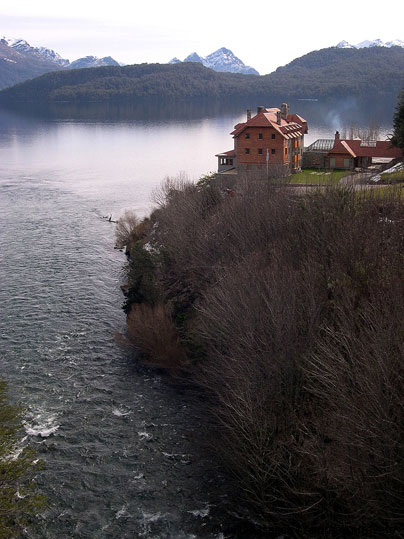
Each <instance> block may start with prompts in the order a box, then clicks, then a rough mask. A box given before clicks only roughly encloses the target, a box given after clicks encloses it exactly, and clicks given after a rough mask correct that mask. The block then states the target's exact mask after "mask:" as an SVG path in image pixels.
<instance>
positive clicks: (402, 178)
mask: <svg viewBox="0 0 404 539" xmlns="http://www.w3.org/2000/svg"><path fill="white" fill-rule="evenodd" d="M381 177H382V179H381V181H382V182H383V183H397V182H404V170H403V169H402V170H397V171H396V172H390V173H384V174H383V173H382V174H381Z"/></svg>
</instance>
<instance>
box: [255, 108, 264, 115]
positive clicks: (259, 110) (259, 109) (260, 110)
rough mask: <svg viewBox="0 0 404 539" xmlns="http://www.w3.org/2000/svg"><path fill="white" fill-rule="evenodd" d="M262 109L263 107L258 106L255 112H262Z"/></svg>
mask: <svg viewBox="0 0 404 539" xmlns="http://www.w3.org/2000/svg"><path fill="white" fill-rule="evenodd" d="M264 110H265V107H258V108H257V114H259V113H260V112H263V111H264Z"/></svg>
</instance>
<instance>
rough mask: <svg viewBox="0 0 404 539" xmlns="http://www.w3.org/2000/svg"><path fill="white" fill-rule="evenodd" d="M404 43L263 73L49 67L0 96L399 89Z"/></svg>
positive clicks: (112, 97)
mask: <svg viewBox="0 0 404 539" xmlns="http://www.w3.org/2000/svg"><path fill="white" fill-rule="evenodd" d="M403 84H404V48H402V47H391V48H386V47H373V48H365V49H359V50H358V49H340V48H337V47H332V48H328V49H322V50H320V51H314V52H311V53H309V54H306V55H305V56H302V57H301V58H297V59H296V60H293V62H291V63H290V64H288V65H286V66H283V67H280V68H278V69H277V70H276V71H275V72H273V73H271V74H269V75H264V76H256V75H240V74H235V73H217V72H215V71H212V70H211V69H208V68H206V67H204V66H202V65H201V64H198V63H180V64H140V65H132V66H124V67H118V66H111V67H109V66H108V67H99V68H92V69H80V70H72V71H58V72H52V73H47V74H45V75H42V76H41V77H37V78H36V79H33V80H30V81H26V82H24V83H21V84H18V85H16V86H14V87H12V88H7V89H5V90H3V91H1V92H0V102H24V101H28V102H61V101H65V102H74V103H89V102H103V101H113V102H134V101H136V100H138V99H141V98H149V97H153V98H159V99H164V98H180V99H185V98H189V99H197V98H236V97H241V96H244V97H246V96H257V97H258V96H263V97H266V98H267V97H268V96H269V95H272V96H284V97H285V98H287V97H296V98H325V97H344V96H347V95H349V96H357V97H369V96H372V97H385V96H389V97H395V96H397V94H398V92H399V91H400V89H401V87H402V86H403Z"/></svg>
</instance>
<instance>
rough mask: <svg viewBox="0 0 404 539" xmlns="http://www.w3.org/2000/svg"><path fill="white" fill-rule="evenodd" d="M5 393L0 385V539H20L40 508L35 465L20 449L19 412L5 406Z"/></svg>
mask: <svg viewBox="0 0 404 539" xmlns="http://www.w3.org/2000/svg"><path fill="white" fill-rule="evenodd" d="M6 389H7V387H6V384H5V383H4V382H1V381H0V539H3V538H4V539H5V538H7V539H9V538H12V537H20V536H21V530H22V527H25V526H26V525H27V524H28V521H29V517H30V515H34V514H35V513H36V512H37V511H38V510H39V509H40V508H41V507H42V506H43V505H44V498H43V497H42V496H39V495H38V494H36V493H35V491H34V484H33V473H34V472H35V471H36V470H38V468H39V466H38V464H39V462H38V460H37V459H36V458H35V455H34V453H33V451H32V450H30V449H29V448H27V447H21V446H20V441H21V438H22V431H23V425H22V414H23V410H22V408H21V407H17V406H13V405H11V404H10V403H9V402H8V398H7V392H6Z"/></svg>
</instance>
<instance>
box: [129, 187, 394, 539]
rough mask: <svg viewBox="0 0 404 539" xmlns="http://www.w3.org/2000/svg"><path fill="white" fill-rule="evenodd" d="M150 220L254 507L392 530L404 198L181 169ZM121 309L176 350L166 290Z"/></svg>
mask: <svg viewBox="0 0 404 539" xmlns="http://www.w3.org/2000/svg"><path fill="white" fill-rule="evenodd" d="M153 219H155V222H156V227H155V232H154V236H153V237H154V239H153V241H155V242H156V243H157V244H158V245H159V248H160V251H161V253H163V254H164V256H163V260H164V263H163V264H162V266H161V268H160V277H161V280H162V282H163V283H164V286H165V292H166V299H167V298H170V299H171V300H173V302H175V300H176V299H177V298H178V297H179V296H181V294H183V295H184V300H183V301H182V300H181V303H182V306H181V308H183V307H184V305H187V308H188V309H189V311H188V312H191V314H192V316H191V317H190V319H189V320H188V321H187V323H186V330H187V331H188V334H189V335H191V336H192V342H193V343H195V344H196V345H197V346H200V347H201V348H202V349H203V351H204V354H203V356H201V357H200V358H199V361H198V362H197V363H196V366H194V367H193V372H194V377H195V380H196V381H197V382H198V383H199V384H200V385H201V386H203V387H204V388H205V389H206V391H207V393H208V394H209V395H210V398H211V403H212V415H213V417H214V418H215V424H216V426H217V427H218V428H217V438H216V439H217V447H218V448H219V451H220V454H221V456H222V457H223V459H224V461H225V463H226V464H227V466H228V468H229V470H231V471H232V473H233V474H234V475H235V477H236V478H237V480H238V482H239V485H240V487H241V491H242V492H244V496H245V498H244V499H245V500H246V501H247V502H248V504H250V505H251V506H253V507H254V508H255V510H256V514H257V515H258V517H257V518H260V519H261V522H262V523H266V524H267V525H269V523H270V522H271V523H273V522H275V523H278V524H280V525H281V526H287V527H294V528H295V530H297V531H296V533H297V534H298V535H299V532H301V536H303V530H305V531H306V532H307V533H309V532H308V530H311V531H313V530H316V529H317V530H318V529H320V528H322V529H323V532H324V530H325V529H327V533H328V536H327V537H332V536H333V533H334V532H333V530H345V531H346V530H348V528H349V529H350V530H351V531H352V530H353V529H365V530H367V531H369V530H371V529H373V530H374V531H375V533H377V534H379V536H383V534H384V535H385V536H386V534H387V533H391V534H393V533H394V532H395V531H397V530H399V529H400V527H402V526H403V525H404V514H403V511H402V506H403V487H402V485H403V484H404V466H403V454H404V433H403V425H404V412H403V402H404V383H403V382H404V378H403V377H404V374H403V350H404V348H403V345H404V336H403V335H404V334H403V329H402V320H403V318H404V316H403V315H404V285H403V283H404V267H403V264H402V260H403V257H404V240H403V238H404V207H403V203H402V202H401V199H400V197H399V196H398V197H395V198H394V196H393V195H392V198H391V199H390V200H387V199H383V198H380V197H377V196H376V195H369V193H368V192H363V193H360V194H358V193H356V192H354V191H353V190H349V189H340V188H330V189H328V190H325V191H320V190H318V191H315V192H313V193H312V194H310V195H305V196H298V195H296V194H295V192H294V191H293V189H289V188H286V187H277V186H274V185H270V184H269V183H268V182H252V181H248V180H246V181H245V182H241V183H240V184H239V185H238V188H237V193H236V195H235V196H233V197H229V196H221V195H220V194H218V192H217V191H216V190H214V189H209V188H207V189H205V188H204V189H202V190H198V189H197V188H196V187H195V186H194V185H193V184H189V183H186V182H183V180H181V181H180V183H175V182H173V181H170V182H168V183H166V186H165V187H164V190H163V192H162V193H161V198H160V202H159V209H158V210H157V211H156V213H155V215H154V217H153ZM129 324H130V325H131V326H132V327H133V328H134V329H132V330H131V334H132V337H133V340H134V342H138V343H141V339H142V338H143V339H145V343H144V344H143V345H141V347H142V348H144V349H145V350H150V357H152V358H157V359H154V362H155V363H157V364H162V363H163V362H164V361H167V359H166V360H164V353H166V351H167V350H168V351H169V354H168V356H167V357H168V358H169V360H168V363H171V362H173V363H174V364H175V365H178V366H180V365H181V363H182V362H184V361H185V355H184V353H183V351H181V352H179V351H178V348H177V347H178V342H179V341H178V332H176V331H177V330H176V329H175V327H174V325H173V322H172V318H171V316H170V314H169V312H168V311H166V310H165V308H164V307H162V306H161V305H159V306H158V307H156V308H155V309H154V310H153V309H150V308H149V309H148V310H147V309H146V310H143V308H140V307H139V308H138V307H135V308H134V310H133V313H132V314H131V316H130V321H129ZM142 324H143V326H142ZM161 327H162V328H164V329H163V331H162V332H163V333H164V334H165V335H166V336H165V338H164V339H163V340H162V339H161V335H160V333H161ZM156 328H158V330H157V329H156ZM144 335H148V337H144ZM154 339H155V342H156V344H155V346H156V348H157V349H156V350H154V349H153V344H152V343H153V341H154ZM167 343H171V344H169V345H167ZM178 358H180V362H179V363H176V361H177V360H178ZM310 533H311V532H310ZM338 533H339V532H338ZM366 533H367V532H366ZM324 534H325V536H326V535H327V534H326V533H325V532H324ZM324 534H323V535H324ZM344 534H345V532H344V531H342V532H341V533H340V536H344ZM313 535H314V536H316V532H315V531H313V533H312V536H313ZM346 535H348V532H347V533H346ZM387 536H388V535H387Z"/></svg>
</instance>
